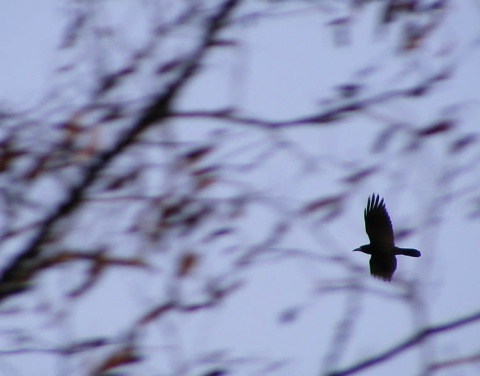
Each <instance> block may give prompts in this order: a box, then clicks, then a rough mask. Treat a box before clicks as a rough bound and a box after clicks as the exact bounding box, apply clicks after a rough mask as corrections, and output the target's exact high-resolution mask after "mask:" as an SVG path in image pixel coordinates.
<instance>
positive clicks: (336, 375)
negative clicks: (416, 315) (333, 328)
mask: <svg viewBox="0 0 480 376" xmlns="http://www.w3.org/2000/svg"><path fill="white" fill-rule="evenodd" d="M477 321H480V311H477V312H475V313H473V314H471V315H469V316H466V317H463V318H461V319H458V320H454V321H451V322H448V323H446V324H441V325H437V326H432V327H430V328H425V329H423V330H421V331H420V332H418V333H417V334H414V335H413V336H411V337H410V338H408V339H406V340H405V341H403V342H401V343H399V344H398V345H396V346H394V347H392V348H391V349H390V350H387V351H385V352H383V353H381V354H379V355H376V356H373V357H371V358H370V359H367V360H364V361H362V362H359V363H357V364H355V365H353V366H351V367H349V368H345V369H343V370H339V371H334V372H331V373H329V374H328V376H346V375H353V374H355V373H357V372H360V371H362V370H364V369H367V368H370V367H372V366H374V365H376V364H380V363H382V362H384V361H386V360H388V359H390V358H393V357H394V356H396V355H399V354H400V353H402V352H403V351H405V350H408V349H409V348H411V347H413V346H415V345H417V344H419V343H420V342H422V341H423V340H425V339H426V338H427V337H431V336H433V335H436V334H440V333H444V332H448V331H451V330H453V329H456V328H459V327H461V326H464V325H468V324H472V323H474V322H477Z"/></svg>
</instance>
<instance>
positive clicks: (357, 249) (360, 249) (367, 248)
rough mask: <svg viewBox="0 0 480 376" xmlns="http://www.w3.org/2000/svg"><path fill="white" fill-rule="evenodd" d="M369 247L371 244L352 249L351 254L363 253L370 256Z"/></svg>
mask: <svg viewBox="0 0 480 376" xmlns="http://www.w3.org/2000/svg"><path fill="white" fill-rule="evenodd" d="M371 247H372V246H371V244H365V245H362V246H360V247H358V248H356V249H354V250H353V252H363V253H366V254H367V255H371V254H372V251H371Z"/></svg>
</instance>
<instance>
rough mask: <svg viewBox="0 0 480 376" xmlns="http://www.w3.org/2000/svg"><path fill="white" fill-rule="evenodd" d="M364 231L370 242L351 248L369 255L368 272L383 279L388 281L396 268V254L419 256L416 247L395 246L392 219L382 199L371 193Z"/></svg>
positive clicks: (366, 210)
mask: <svg viewBox="0 0 480 376" xmlns="http://www.w3.org/2000/svg"><path fill="white" fill-rule="evenodd" d="M364 218H365V231H366V232H367V235H368V238H369V239H370V244H365V245H362V246H360V247H359V248H356V249H354V250H353V252H363V253H366V254H367V255H370V256H371V257H370V274H371V275H372V276H373V277H375V278H379V279H381V280H383V281H387V282H390V281H391V280H392V276H393V273H394V272H395V269H396V268H397V258H396V256H397V255H404V256H410V257H420V256H421V255H422V254H421V253H420V251H418V250H417V249H413V248H399V247H396V246H395V238H394V234H393V227H392V221H391V220H390V216H389V215H388V212H387V208H386V207H385V202H384V199H383V198H382V199H380V196H379V195H378V194H377V195H375V193H374V194H372V196H371V197H369V198H368V200H367V206H366V208H365V211H364Z"/></svg>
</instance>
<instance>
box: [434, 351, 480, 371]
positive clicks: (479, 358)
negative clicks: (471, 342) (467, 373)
mask: <svg viewBox="0 0 480 376" xmlns="http://www.w3.org/2000/svg"><path fill="white" fill-rule="evenodd" d="M476 362H480V351H479V352H476V353H474V354H472V355H468V356H464V357H460V358H455V359H450V360H445V361H443V362H437V363H433V364H432V365H431V366H430V368H429V370H430V371H439V370H443V369H445V368H450V367H458V366H461V365H464V364H469V363H476Z"/></svg>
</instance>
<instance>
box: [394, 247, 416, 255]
mask: <svg viewBox="0 0 480 376" xmlns="http://www.w3.org/2000/svg"><path fill="white" fill-rule="evenodd" d="M395 254H396V255H404V256H410V257H420V256H421V255H422V254H421V253H420V251H418V250H416V249H413V248H399V247H395Z"/></svg>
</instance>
